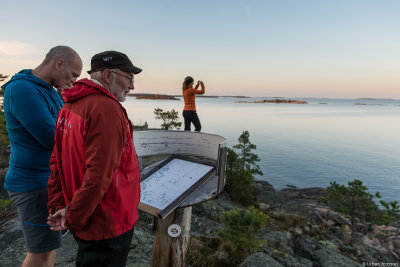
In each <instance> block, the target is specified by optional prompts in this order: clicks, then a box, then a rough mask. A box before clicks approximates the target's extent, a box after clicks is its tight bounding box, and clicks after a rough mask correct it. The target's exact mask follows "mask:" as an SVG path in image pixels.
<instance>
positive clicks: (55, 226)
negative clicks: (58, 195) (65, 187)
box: [47, 208, 67, 231]
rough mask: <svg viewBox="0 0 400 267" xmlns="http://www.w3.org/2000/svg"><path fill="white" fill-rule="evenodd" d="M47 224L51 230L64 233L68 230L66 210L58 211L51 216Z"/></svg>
mask: <svg viewBox="0 0 400 267" xmlns="http://www.w3.org/2000/svg"><path fill="white" fill-rule="evenodd" d="M47 224H48V225H49V226H50V230H53V231H62V230H66V229H67V227H65V208H64V209H61V210H59V211H57V212H56V213H54V214H50V215H49V217H47Z"/></svg>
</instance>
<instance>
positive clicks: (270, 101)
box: [235, 99, 308, 104]
mask: <svg viewBox="0 0 400 267" xmlns="http://www.w3.org/2000/svg"><path fill="white" fill-rule="evenodd" d="M235 103H288V104H308V103H307V102H306V101H301V100H292V99H288V100H286V99H271V100H267V99H264V100H258V101H235Z"/></svg>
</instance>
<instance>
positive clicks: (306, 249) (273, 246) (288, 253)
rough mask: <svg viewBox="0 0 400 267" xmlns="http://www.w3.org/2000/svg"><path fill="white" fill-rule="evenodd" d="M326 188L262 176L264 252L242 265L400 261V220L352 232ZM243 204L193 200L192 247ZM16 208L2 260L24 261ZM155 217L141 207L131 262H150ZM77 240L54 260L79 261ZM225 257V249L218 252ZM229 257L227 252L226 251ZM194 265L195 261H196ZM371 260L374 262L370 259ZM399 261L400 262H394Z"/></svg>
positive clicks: (6, 220)
mask: <svg viewBox="0 0 400 267" xmlns="http://www.w3.org/2000/svg"><path fill="white" fill-rule="evenodd" d="M324 195H326V190H325V189H324V188H305V189H298V188H286V189H283V190H280V191H276V190H275V189H274V188H273V187H272V186H271V185H270V184H269V183H267V182H265V181H258V182H257V190H256V193H255V198H256V207H258V208H259V209H260V210H261V211H263V212H265V213H266V214H268V216H269V224H268V226H267V227H265V228H264V229H263V230H262V232H261V233H260V235H259V238H260V239H261V240H262V241H263V245H262V248H261V250H260V251H259V252H257V253H255V254H253V255H250V256H249V257H248V258H246V259H245V260H244V261H243V262H242V263H241V265H240V266H243V267H244V266H246V267H247V266H251V267H254V266H290V267H292V266H299V267H300V266H310V267H311V266H362V264H363V263H397V264H398V263H399V261H400V224H399V222H397V223H394V224H393V225H392V226H378V225H369V226H368V228H367V229H365V228H364V227H362V226H361V224H360V227H359V228H358V231H357V232H356V233H353V234H351V232H350V221H349V220H348V219H347V218H346V217H344V216H342V215H341V214H338V213H336V212H333V211H331V210H329V209H328V208H326V207H324V206H323V205H322V204H319V203H318V202H317V199H318V198H319V197H322V196H324ZM233 209H243V207H241V206H239V205H238V204H236V203H234V202H232V201H231V200H230V198H229V196H228V194H226V193H223V194H222V195H221V196H220V197H219V198H218V199H213V200H209V201H207V202H204V203H201V204H197V205H195V206H193V214H192V224H191V246H190V248H189V255H188V257H189V258H190V251H191V250H193V249H195V248H196V247H197V246H202V245H204V240H207V239H217V238H218V237H217V233H218V231H219V230H220V229H221V227H222V226H221V224H220V222H219V217H220V215H221V213H222V212H224V211H228V210H233ZM15 215H16V213H15V208H13V207H9V208H8V209H6V211H5V212H3V213H2V214H0V266H20V264H21V263H22V260H23V258H24V257H25V254H24V251H25V248H24V246H25V245H24V241H23V237H22V233H21V231H20V230H19V229H18V227H17V218H16V217H15ZM152 223H153V217H152V216H150V215H148V214H145V213H143V212H140V214H139V221H138V223H137V225H136V226H135V231H134V238H133V240H132V244H131V251H130V252H129V256H128V262H127V266H151V257H152V250H153V240H154V234H153V232H152ZM76 250H77V246H76V243H75V241H74V240H73V238H72V235H71V234H67V235H66V236H65V237H63V245H62V247H61V248H60V249H59V250H58V251H57V257H56V265H55V266H75V255H76ZM219 257H221V258H223V257H224V255H219ZM225 257H226V256H225ZM193 266H195V265H193ZM371 266H372V265H371ZM392 266H398V265H392Z"/></svg>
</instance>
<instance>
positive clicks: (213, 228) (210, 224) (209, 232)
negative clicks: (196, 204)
mask: <svg viewBox="0 0 400 267" xmlns="http://www.w3.org/2000/svg"><path fill="white" fill-rule="evenodd" d="M221 229H222V225H221V224H219V223H217V222H215V221H212V220H209V219H207V218H205V217H200V216H197V215H195V214H192V224H191V230H190V235H191V236H202V237H207V238H215V237H217V233H218V231H219V230H221Z"/></svg>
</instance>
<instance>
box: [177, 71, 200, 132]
mask: <svg viewBox="0 0 400 267" xmlns="http://www.w3.org/2000/svg"><path fill="white" fill-rule="evenodd" d="M193 83H194V80H193V78H192V77H190V76H188V77H186V78H185V80H184V81H183V85H182V95H183V100H184V101H185V107H184V108H183V113H182V115H183V118H184V120H185V131H190V125H191V123H193V125H194V130H195V131H196V132H200V130H201V124H200V120H199V116H197V112H196V95H202V94H204V92H205V87H204V83H203V82H202V81H198V82H197V85H196V87H195V88H193ZM199 86H201V90H197V88H199Z"/></svg>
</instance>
